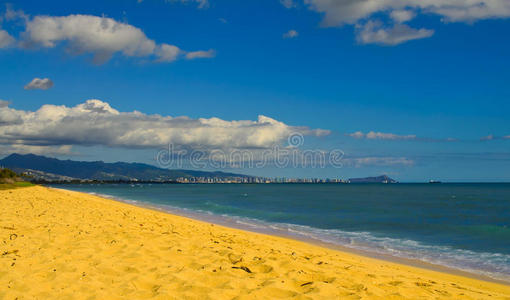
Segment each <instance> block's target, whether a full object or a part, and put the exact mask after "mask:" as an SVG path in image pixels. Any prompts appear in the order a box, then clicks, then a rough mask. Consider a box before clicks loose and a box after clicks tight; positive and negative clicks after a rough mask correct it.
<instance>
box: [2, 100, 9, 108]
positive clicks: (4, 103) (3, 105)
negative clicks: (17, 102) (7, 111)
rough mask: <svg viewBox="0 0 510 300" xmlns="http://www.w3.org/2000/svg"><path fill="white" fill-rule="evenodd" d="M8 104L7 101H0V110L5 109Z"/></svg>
mask: <svg viewBox="0 0 510 300" xmlns="http://www.w3.org/2000/svg"><path fill="white" fill-rule="evenodd" d="M9 104H10V102H9V101H7V100H2V99H0V108H3V107H7V106H9Z"/></svg>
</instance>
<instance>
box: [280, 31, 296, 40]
mask: <svg viewBox="0 0 510 300" xmlns="http://www.w3.org/2000/svg"><path fill="white" fill-rule="evenodd" d="M298 36H299V32H297V31H296V30H294V29H291V30H289V31H287V32H286V33H284V34H283V38H284V39H292V38H296V37H298Z"/></svg>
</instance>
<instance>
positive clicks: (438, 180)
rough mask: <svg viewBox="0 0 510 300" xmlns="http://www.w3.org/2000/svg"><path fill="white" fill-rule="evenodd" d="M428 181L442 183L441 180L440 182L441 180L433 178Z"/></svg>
mask: <svg viewBox="0 0 510 300" xmlns="http://www.w3.org/2000/svg"><path fill="white" fill-rule="evenodd" d="M429 183H442V182H441V181H439V180H433V179H431V180H429Z"/></svg>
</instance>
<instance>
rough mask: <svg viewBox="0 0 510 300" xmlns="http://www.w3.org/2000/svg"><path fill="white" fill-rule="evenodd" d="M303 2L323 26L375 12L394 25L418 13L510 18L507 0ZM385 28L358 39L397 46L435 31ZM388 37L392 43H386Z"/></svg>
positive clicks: (458, 18)
mask: <svg viewBox="0 0 510 300" xmlns="http://www.w3.org/2000/svg"><path fill="white" fill-rule="evenodd" d="M304 2H305V4H306V5H308V7H309V9H311V10H313V11H316V12H319V13H321V14H323V15H324V18H323V20H322V25H323V26H326V27H334V26H343V25H346V24H350V25H358V26H359V25H360V24H363V23H367V22H371V21H373V20H372V19H371V18H373V16H374V15H376V14H387V15H389V17H390V19H392V20H393V21H394V22H395V24H401V23H404V22H407V21H410V20H412V19H413V18H414V16H415V15H416V14H419V13H420V14H433V15H438V16H440V17H441V19H442V20H443V21H444V22H465V23H473V22H476V21H478V20H483V19H494V18H508V17H510V1H508V0H465V1H463V0H427V1H423V0H356V1H352V0H304ZM368 24H369V23H368ZM385 27H389V28H390V29H382V28H380V29H379V30H378V33H377V34H376V35H368V36H369V37H372V38H367V37H365V38H363V37H361V38H360V37H358V39H359V40H362V41H363V40H366V41H367V42H366V43H368V42H369V41H371V40H373V41H375V42H376V43H378V44H384V45H397V44H399V43H402V42H405V41H409V40H414V39H419V38H426V37H429V36H431V34H432V32H431V31H430V30H428V29H423V28H422V29H413V28H410V27H408V26H406V27H399V26H397V25H395V26H394V27H392V26H388V25H386V26H385ZM369 32H370V31H369ZM362 33H363V31H358V34H362ZM365 34H366V33H365ZM400 35H402V37H400ZM366 36H367V35H366ZM381 36H382V37H381ZM387 40H388V41H391V42H390V43H387V42H385V41H387ZM397 41H399V42H397Z"/></svg>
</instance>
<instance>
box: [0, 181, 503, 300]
mask: <svg viewBox="0 0 510 300" xmlns="http://www.w3.org/2000/svg"><path fill="white" fill-rule="evenodd" d="M0 243H1V244H0V299H34V298H37V299H145V298H155V299H275V298H287V297H292V298H296V299H360V298H362V299H403V298H411V299H434V298H444V299H486V298H494V299H510V287H509V286H505V285H500V284H495V283H489V282H484V281H479V280H474V279H469V278H464V277H460V276H455V275H449V274H444V273H439V272H433V271H428V270H423V269H418V268H414V267H409V266H405V265H400V264H395V263H390V262H385V261H382V260H376V259H371V258H366V257H362V256H357V255H353V254H348V253H343V252H339V251H335V250H330V249H326V248H321V247H317V246H313V245H310V244H306V243H303V242H299V241H294V240H290V239H285V238H280V237H274V236H268V235H263V234H256V233H250V232H245V231H241V230H236V229H231V228H226V227H221V226H217V225H212V224H208V223H205V222H200V221H196V220H191V219H187V218H183V217H179V216H174V215H170V214H165V213H162V212H158V211H153V210H149V209H144V208H139V207H135V206H131V205H128V204H123V203H119V202H116V201H112V200H108V199H103V198H99V197H94V196H91V195H87V194H82V193H77V192H67V191H59V190H54V189H48V188H44V187H28V188H21V189H14V190H4V191H0Z"/></svg>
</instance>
